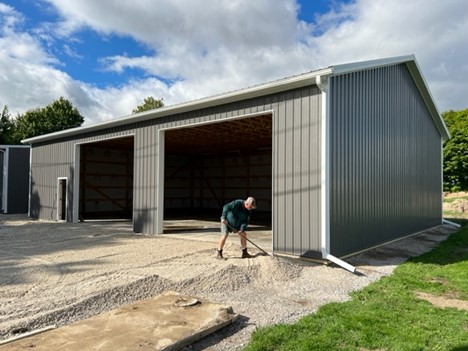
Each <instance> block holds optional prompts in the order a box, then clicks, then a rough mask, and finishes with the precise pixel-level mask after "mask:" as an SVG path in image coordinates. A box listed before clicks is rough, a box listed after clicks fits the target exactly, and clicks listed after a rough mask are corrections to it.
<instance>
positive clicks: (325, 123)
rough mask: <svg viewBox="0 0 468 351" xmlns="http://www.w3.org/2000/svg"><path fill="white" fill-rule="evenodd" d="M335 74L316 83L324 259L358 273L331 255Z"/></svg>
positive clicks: (326, 75)
mask: <svg viewBox="0 0 468 351" xmlns="http://www.w3.org/2000/svg"><path fill="white" fill-rule="evenodd" d="M332 74H333V71H332V72H331V73H329V74H324V75H317V78H316V82H317V86H318V87H319V89H320V90H321V91H322V135H321V137H322V155H321V158H322V164H321V167H322V173H321V188H322V191H321V194H322V195H321V196H322V198H321V208H322V211H321V223H322V228H321V242H322V258H324V259H326V260H329V261H331V262H333V263H335V264H337V265H338V266H340V267H342V268H344V269H346V270H348V271H350V272H351V273H356V267H354V266H352V265H350V264H349V263H347V262H345V261H343V260H340V259H339V258H338V257H335V256H333V255H332V254H330V252H329V251H330V123H329V112H328V111H329V110H330V109H329V104H330V99H329V98H328V90H329V80H328V78H329V77H330V76H331V75H332Z"/></svg>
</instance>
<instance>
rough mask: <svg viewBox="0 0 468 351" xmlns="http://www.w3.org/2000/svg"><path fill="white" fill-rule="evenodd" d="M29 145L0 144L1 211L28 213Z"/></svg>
mask: <svg viewBox="0 0 468 351" xmlns="http://www.w3.org/2000/svg"><path fill="white" fill-rule="evenodd" d="M29 149H30V148H29V146H25V145H0V167H1V169H2V172H1V174H0V203H1V206H2V208H1V213H27V212H28V196H29V190H28V189H29Z"/></svg>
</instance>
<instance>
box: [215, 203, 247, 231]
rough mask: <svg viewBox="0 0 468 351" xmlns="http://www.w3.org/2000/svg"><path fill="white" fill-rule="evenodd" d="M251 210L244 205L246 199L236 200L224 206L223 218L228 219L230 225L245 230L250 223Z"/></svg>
mask: <svg viewBox="0 0 468 351" xmlns="http://www.w3.org/2000/svg"><path fill="white" fill-rule="evenodd" d="M251 212H252V211H249V210H248V209H246V208H245V207H244V200H234V201H231V202H230V203H227V204H226V205H224V206H223V213H222V214H221V219H227V221H228V222H229V225H231V226H232V227H234V229H236V230H238V231H240V232H243V231H244V230H245V229H246V228H247V226H248V225H249V221H250V213H251Z"/></svg>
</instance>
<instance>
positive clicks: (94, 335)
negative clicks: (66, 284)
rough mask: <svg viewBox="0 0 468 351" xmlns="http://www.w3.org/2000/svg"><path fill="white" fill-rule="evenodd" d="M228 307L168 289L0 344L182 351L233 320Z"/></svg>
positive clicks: (7, 347)
mask: <svg viewBox="0 0 468 351" xmlns="http://www.w3.org/2000/svg"><path fill="white" fill-rule="evenodd" d="M236 318H237V315H236V314H235V313H233V311H232V308H231V307H229V306H225V305H221V304H218V303H213V302H210V301H206V300H203V299H200V298H197V297H194V296H187V295H181V294H179V293H177V292H173V291H169V292H165V293H163V294H161V295H158V296H156V297H154V298H151V299H147V300H143V301H140V302H137V303H134V304H131V305H126V306H123V307H121V308H118V309H116V310H113V311H110V312H107V313H104V314H101V315H98V316H95V317H92V318H89V319H87V320H83V321H80V322H77V323H74V324H71V325H69V326H65V327H61V328H58V329H54V330H50V331H45V332H43V333H40V334H36V335H31V336H29V337H26V338H22V339H19V340H13V341H11V342H8V343H6V344H4V345H1V346H0V350H2V351H13V350H31V349H34V350H35V351H43V350H44V351H45V350H47V351H50V350H67V351H83V350H100V351H107V350H109V351H115V350H141V351H144V350H164V351H169V350H180V349H182V348H183V347H185V346H187V345H189V344H191V343H193V342H195V341H197V340H199V339H201V338H203V337H205V336H206V335H209V334H211V333H213V332H214V331H216V330H218V329H221V328H223V327H224V326H226V325H228V324H230V323H232V322H234V321H235V319H236Z"/></svg>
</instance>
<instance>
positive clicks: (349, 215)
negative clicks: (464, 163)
mask: <svg viewBox="0 0 468 351" xmlns="http://www.w3.org/2000/svg"><path fill="white" fill-rule="evenodd" d="M447 138H449V134H448V131H447V129H446V127H445V125H444V122H443V120H442V118H441V116H440V114H439V112H438V110H437V107H436V105H435V103H434V100H433V98H432V96H431V93H430V91H429V89H428V86H427V84H426V82H425V80H424V77H423V75H422V73H421V70H420V68H419V66H418V63H417V61H416V59H415V57H414V56H413V55H409V56H403V57H394V58H385V59H379V60H374V61H366V62H357V63H350V64H342V65H333V66H330V67H327V68H323V69H319V70H316V71H312V72H308V73H304V74H301V75H297V76H293V77H288V78H285V79H281V80H278V81H273V82H269V83H266V84H262V85H258V86H253V87H250V88H246V89H243V90H239V91H234V92H229V93H225V94H221V95H217V96H212V97H208V98H205V99H201V100H197V101H191V102H187V103H182V104H179V105H174V106H167V107H163V108H161V109H156V110H152V111H147V112H143V113H138V114H134V115H131V116H128V117H124V118H119V119H115V120H111V121H107V122H103V123H99V124H96V125H91V126H85V127H80V128H75V129H69V130H66V131H62V132H57V133H52V134H48V135H43V136H39V137H35V138H30V139H27V140H24V143H27V144H30V145H31V148H32V149H31V150H32V156H31V189H30V191H31V193H30V213H29V215H30V216H31V217H33V218H44V219H57V220H65V221H72V222H78V221H80V220H86V219H91V218H93V219H95V218H116V217H117V218H128V219H130V220H132V222H133V228H134V231H135V232H141V233H147V234H158V233H162V232H163V221H164V220H165V219H167V218H184V217H185V218H193V216H206V217H211V218H214V219H216V220H218V219H219V215H220V210H221V207H222V205H223V204H224V203H226V202H228V201H230V200H232V199H236V198H244V197H246V196H248V195H252V196H255V197H256V198H257V201H258V210H257V211H256V213H255V214H254V215H253V216H252V222H255V221H258V222H259V223H263V224H264V225H267V226H268V227H270V228H271V231H272V249H273V250H274V251H275V252H277V253H285V254H290V255H297V256H306V257H313V258H326V259H330V260H332V261H333V260H334V261H335V262H342V261H341V260H340V259H338V258H343V257H345V256H347V255H350V254H354V253H356V252H359V251H362V250H366V249H369V248H372V247H375V246H377V245H380V244H383V243H386V242H388V241H391V240H395V239H398V238H402V237H405V236H408V235H410V234H413V233H416V232H419V231H423V230H426V229H428V228H431V227H435V226H438V225H440V224H442V221H443V218H442V143H443V141H444V140H446V139H447Z"/></svg>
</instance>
